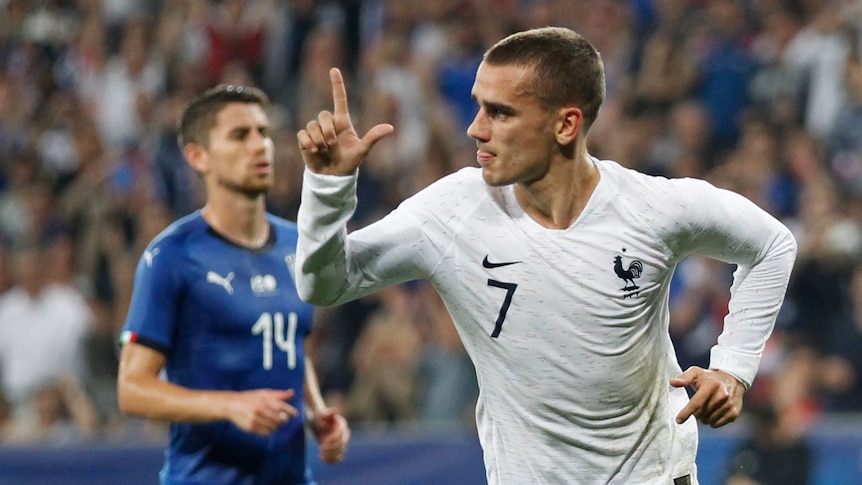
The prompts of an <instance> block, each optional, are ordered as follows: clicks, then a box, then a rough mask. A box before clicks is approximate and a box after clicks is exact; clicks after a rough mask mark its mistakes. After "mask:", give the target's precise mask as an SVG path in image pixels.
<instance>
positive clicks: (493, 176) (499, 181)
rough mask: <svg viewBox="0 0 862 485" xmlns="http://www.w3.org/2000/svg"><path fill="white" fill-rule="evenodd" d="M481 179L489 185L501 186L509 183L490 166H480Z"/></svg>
mask: <svg viewBox="0 0 862 485" xmlns="http://www.w3.org/2000/svg"><path fill="white" fill-rule="evenodd" d="M482 179H483V180H485V183H486V184H488V185H490V186H491V187H501V186H503V185H509V182H508V181H507V180H504V179H503V178H502V177H500V175H499V174H497V173H496V172H495V171H494V170H493V169H492V168H491V167H490V166H487V165H486V166H483V167H482Z"/></svg>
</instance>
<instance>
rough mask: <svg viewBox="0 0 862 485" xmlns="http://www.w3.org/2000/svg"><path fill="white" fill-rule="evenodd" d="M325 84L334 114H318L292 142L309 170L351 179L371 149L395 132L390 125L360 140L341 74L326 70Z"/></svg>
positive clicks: (379, 126)
mask: <svg viewBox="0 0 862 485" xmlns="http://www.w3.org/2000/svg"><path fill="white" fill-rule="evenodd" d="M329 80H330V82H331V83H332V102H333V105H334V110H333V111H332V112H329V111H321V112H320V114H319V115H317V119H316V120H312V121H309V122H308V124H307V125H306V127H305V129H304V130H300V131H299V132H298V133H297V134H296V138H297V141H298V143H299V150H300V153H301V154H302V161H303V162H305V166H306V167H308V168H309V170H311V171H312V172H315V173H324V174H330V175H351V174H353V173H354V172H355V171H356V169H357V167H359V164H360V163H361V162H362V160H363V159H364V158H365V156H366V155H368V152H369V151H370V150H371V147H373V146H374V144H375V143H377V142H378V141H379V140H380V139H381V138H383V137H385V136H387V135H389V134H391V133H392V132H393V131H395V128H394V127H393V126H392V125H390V124H379V125H376V126H374V127H373V128H371V129H370V130H368V133H366V134H365V136H363V137H361V138H360V137H359V135H358V134H357V133H356V130H355V129H354V128H353V122H352V121H350V113H349V111H348V109H347V90H346V89H345V87H344V79H343V78H342V77H341V71H339V70H338V69H337V68H332V69H330V70H329Z"/></svg>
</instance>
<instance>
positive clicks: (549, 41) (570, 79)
mask: <svg viewBox="0 0 862 485" xmlns="http://www.w3.org/2000/svg"><path fill="white" fill-rule="evenodd" d="M483 61H484V62H485V63H487V64H490V65H496V66H503V65H511V64H515V65H518V66H523V67H532V68H534V71H535V74H534V80H533V85H532V87H531V88H530V93H531V94H533V95H534V96H536V97H537V98H539V100H540V101H541V103H542V104H543V106H544V107H545V108H546V109H549V110H554V109H557V108H561V107H563V106H569V105H574V106H577V107H578V108H580V109H581V111H582V112H583V113H584V119H585V121H586V128H587V129H589V127H590V125H592V123H593V121H595V119H596V116H598V114H599V107H600V106H601V105H602V101H604V98H605V71H604V67H603V64H602V58H601V55H600V54H599V52H598V51H597V50H596V48H595V47H593V45H592V44H590V42H589V41H588V40H587V39H586V38H584V37H583V36H582V35H580V34H578V33H577V32H575V31H573V30H570V29H566V28H562V27H543V28H538V29H531V30H525V31H523V32H517V33H515V34H512V35H510V36H508V37H506V38H504V39H503V40H501V41H499V42H497V43H496V44H495V45H493V46H492V47H491V48H490V49H488V51H487V52H485V56H484V58H483Z"/></svg>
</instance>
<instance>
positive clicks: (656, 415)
mask: <svg viewBox="0 0 862 485" xmlns="http://www.w3.org/2000/svg"><path fill="white" fill-rule="evenodd" d="M331 82H332V90H333V98H334V99H333V101H334V109H333V111H332V112H329V111H324V112H321V114H320V115H319V116H318V118H317V119H316V120H312V121H310V122H309V123H308V124H307V125H306V128H305V129H304V130H300V131H299V133H298V134H297V140H298V143H299V146H300V149H301V151H302V156H303V159H304V161H305V164H306V172H305V176H304V182H303V193H302V205H301V208H300V212H299V217H298V225H299V242H298V247H297V286H298V289H299V293H300V296H301V297H302V298H303V299H305V300H306V301H308V302H311V303H314V304H319V305H331V304H337V303H342V302H345V301H348V300H350V299H353V298H357V297H360V296H362V295H365V294H368V293H371V292H374V291H377V290H379V289H380V288H383V287H385V286H388V285H393V284H397V283H400V282H403V281H407V280H413V279H420V278H424V279H427V280H429V281H430V282H431V283H432V284H433V285H434V287H435V288H436V289H437V291H438V292H439V293H440V295H441V297H442V298H443V300H444V302H445V303H446V306H447V308H448V309H449V311H450V313H451V314H452V317H453V320H454V322H455V325H456V327H457V329H458V332H459V334H460V336H461V339H462V341H463V343H464V346H465V347H466V349H467V352H468V353H469V354H470V357H471V358H472V360H473V363H474V364H475V367H476V373H477V377H478V381H479V387H480V396H479V401H478V404H477V409H476V420H477V423H478V429H479V439H480V441H481V444H482V448H483V450H484V460H485V466H486V474H487V478H488V482H489V483H490V484H492V485H497V484H513V485H514V484H517V485H524V484H554V485H557V484H567V485H568V484H608V483H613V484H626V485H631V484H640V485H643V484H662V485H680V484H696V483H698V482H697V470H696V465H695V456H696V453H697V425H696V422H695V420H694V419H689V418H690V417H691V416H692V415H693V416H695V417H696V418H697V419H699V420H700V421H702V422H703V423H706V424H708V425H710V426H713V427H719V426H723V425H725V424H727V423H730V422H732V421H734V420H735V419H736V418H737V417H738V416H739V414H740V412H741V409H742V400H743V394H744V392H745V390H746V389H747V388H748V386H750V385H751V382H752V380H753V379H754V377H755V374H756V372H757V367H758V364H759V361H760V357H761V353H762V351H763V348H764V344H765V342H766V340H767V338H768V337H769V335H770V333H771V331H772V327H773V324H774V320H775V317H776V314H777V313H778V310H779V307H780V306H781V303H782V301H783V298H784V293H785V289H786V286H787V283H788V280H789V277H790V272H791V269H792V266H793V262H794V259H795V255H796V243H795V241H794V239H793V237H792V235H791V233H790V232H789V231H788V229H787V228H786V227H785V226H784V225H782V224H781V223H780V222H778V221H777V220H776V219H774V218H773V217H772V216H770V215H769V214H767V213H766V212H764V211H763V210H761V209H759V208H758V207H757V206H755V204H753V203H752V202H750V201H749V200H747V199H745V198H743V197H741V196H739V195H737V194H735V193H732V192H729V191H726V190H721V189H718V188H716V187H714V186H712V185H710V184H708V183H706V182H704V181H700V180H694V179H684V180H668V179H665V178H660V177H652V176H647V175H645V174H641V173H638V172H636V171H633V170H629V169H625V168H623V167H622V166H620V165H619V164H617V163H615V162H613V161H606V160H598V159H596V158H595V157H593V156H591V155H590V154H589V153H588V151H587V139H586V138H587V131H588V130H589V127H590V124H591V123H592V122H593V121H594V120H595V118H596V115H597V113H598V110H599V106H600V105H601V102H602V99H603V97H604V73H603V67H602V63H601V59H600V56H599V54H598V52H596V50H595V49H594V48H593V46H592V45H591V44H590V43H589V42H588V41H587V40H585V39H584V38H583V37H581V36H580V35H578V34H577V33H575V32H573V31H571V30H568V29H563V28H553V27H548V28H542V29H536V30H529V31H525V32H520V33H516V34H513V35H511V36H509V37H507V38H505V39H503V40H502V41H500V42H498V43H497V44H496V45H494V46H493V47H492V48H491V49H489V50H488V52H486V54H485V56H484V58H483V61H482V63H481V65H480V66H479V69H478V71H477V74H476V80H475V83H474V85H473V98H474V99H475V100H476V102H477V104H478V106H479V111H478V113H477V115H476V117H475V119H474V120H473V122H472V124H471V125H470V127H469V128H468V130H467V134H468V135H469V136H470V137H472V138H473V139H475V140H476V145H477V147H478V151H477V156H476V158H477V162H478V165H479V167H469V168H464V169H461V170H459V171H458V172H456V173H453V174H451V175H448V176H445V177H443V178H442V179H440V180H438V181H436V182H435V183H433V184H431V185H430V186H429V187H427V188H426V189H424V190H422V191H420V192H419V193H417V194H416V195H414V196H413V197H410V198H409V199H407V200H405V201H404V202H403V203H402V204H401V205H400V206H399V207H398V208H396V209H395V210H394V211H392V212H391V213H389V214H388V215H386V216H385V217H383V218H382V219H381V220H379V221H377V222H375V223H373V224H370V225H368V226H366V227H364V228H361V229H358V230H356V231H353V232H351V233H349V234H348V232H347V229H346V225H347V221H348V219H350V217H351V214H352V213H353V211H354V209H355V207H356V202H357V201H356V195H355V194H356V177H357V168H358V166H359V164H360V162H361V160H362V159H363V158H364V157H365V156H366V155H367V154H368V152H369V150H370V149H371V147H372V146H373V145H374V144H375V143H376V142H377V141H378V140H380V139H381V138H383V137H385V136H387V135H388V134H390V133H391V132H392V131H393V129H394V128H393V127H392V126H391V125H388V124H381V125H377V126H375V127H373V128H371V129H370V130H369V131H368V133H367V134H366V135H364V136H362V137H360V136H359V135H358V134H357V133H356V131H355V129H354V128H353V126H352V123H351V120H350V116H349V113H348V109H347V99H346V90H345V87H344V82H343V80H342V77H341V74H340V72H339V71H338V70H335V69H333V70H332V71H331ZM692 254H699V255H704V256H708V257H713V258H717V259H720V260H722V261H726V262H729V263H735V264H736V265H737V270H736V272H735V273H734V282H733V286H732V288H731V300H730V308H729V310H730V311H729V313H728V315H727V317H726V319H725V322H724V330H723V332H722V333H721V335H720V336H719V337H718V341H717V343H716V345H715V346H714V347H713V349H712V353H711V361H710V365H709V368H708V369H703V368H699V367H692V368H689V369H687V370H686V371H684V372H683V371H682V369H680V367H679V364H678V363H677V360H676V357H675V353H674V349H673V346H672V344H671V341H670V338H669V336H668V319H669V316H668V292H669V286H670V281H671V277H672V275H673V271H674V268H675V267H676V265H677V264H678V263H679V262H680V261H681V260H682V259H683V258H685V257H686V256H688V255H692ZM687 387H691V388H692V389H693V394H692V395H691V397H689V394H688V393H687V391H686V388H687Z"/></svg>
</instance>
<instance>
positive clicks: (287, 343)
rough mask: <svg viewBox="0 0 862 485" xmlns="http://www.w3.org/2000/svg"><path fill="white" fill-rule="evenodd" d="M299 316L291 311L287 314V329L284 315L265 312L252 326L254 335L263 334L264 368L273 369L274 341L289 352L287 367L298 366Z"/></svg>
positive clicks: (280, 348)
mask: <svg viewBox="0 0 862 485" xmlns="http://www.w3.org/2000/svg"><path fill="white" fill-rule="evenodd" d="M298 319H299V317H297V316H296V313H293V312H290V313H289V314H288V315H287V330H286V331H285V328H284V315H283V314H282V313H281V312H275V315H273V314H271V313H269V312H264V313H261V315H260V318H258V319H257V322H255V324H254V326H253V327H251V333H252V335H263V368H264V369H266V370H269V369H272V353H273V343H275V346H276V347H278V348H279V350H282V351H284V352H285V353H286V354H287V368H288V369H295V368H296V323H297V321H298Z"/></svg>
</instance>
